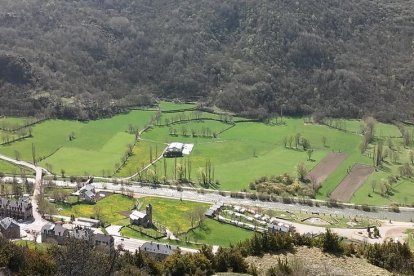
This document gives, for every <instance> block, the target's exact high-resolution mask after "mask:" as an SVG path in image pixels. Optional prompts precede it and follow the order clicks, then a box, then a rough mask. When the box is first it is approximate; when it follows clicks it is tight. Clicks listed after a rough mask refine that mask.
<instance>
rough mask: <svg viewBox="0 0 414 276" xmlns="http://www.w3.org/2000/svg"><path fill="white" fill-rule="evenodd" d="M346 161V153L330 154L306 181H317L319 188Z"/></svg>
mask: <svg viewBox="0 0 414 276" xmlns="http://www.w3.org/2000/svg"><path fill="white" fill-rule="evenodd" d="M345 159H346V154H345V153H335V152H331V153H329V154H328V155H327V156H326V157H325V158H324V159H322V160H321V162H319V164H318V165H316V166H315V168H313V170H312V171H310V173H308V175H307V176H306V179H309V180H312V179H314V180H316V183H317V185H318V186H319V185H320V184H321V183H322V182H324V181H325V180H326V179H327V178H328V176H329V175H330V174H331V173H332V172H333V171H334V170H335V169H336V168H337V167H338V166H339V165H340V164H341V163H342V162H343V161H344V160H345Z"/></svg>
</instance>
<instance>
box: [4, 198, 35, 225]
mask: <svg viewBox="0 0 414 276" xmlns="http://www.w3.org/2000/svg"><path fill="white" fill-rule="evenodd" d="M0 217H2V218H6V217H10V218H13V219H16V220H19V219H22V220H28V219H30V218H32V217H33V207H32V203H31V202H30V198H29V196H23V197H20V198H17V199H15V198H0Z"/></svg>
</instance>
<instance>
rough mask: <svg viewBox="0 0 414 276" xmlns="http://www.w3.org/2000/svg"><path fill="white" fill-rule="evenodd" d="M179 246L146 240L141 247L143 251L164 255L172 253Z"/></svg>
mask: <svg viewBox="0 0 414 276" xmlns="http://www.w3.org/2000/svg"><path fill="white" fill-rule="evenodd" d="M177 248H178V247H177V246H172V245H168V244H161V243H155V242H146V243H144V244H143V245H141V247H140V249H141V250H143V251H146V252H150V253H155V254H162V255H172V254H173V253H174V251H175V250H176V249H177Z"/></svg>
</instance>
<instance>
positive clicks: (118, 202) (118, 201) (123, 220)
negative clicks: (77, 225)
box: [57, 194, 135, 225]
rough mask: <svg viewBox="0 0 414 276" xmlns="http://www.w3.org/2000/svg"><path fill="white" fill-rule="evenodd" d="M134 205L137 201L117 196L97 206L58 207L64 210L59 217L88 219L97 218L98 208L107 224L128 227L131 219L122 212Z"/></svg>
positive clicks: (104, 200)
mask: <svg viewBox="0 0 414 276" xmlns="http://www.w3.org/2000/svg"><path fill="white" fill-rule="evenodd" d="M134 205H135V199H132V198H129V197H126V196H123V195H120V194H115V195H110V196H107V197H106V198H104V199H102V200H99V201H98V202H97V203H96V205H89V204H77V205H73V206H71V207H68V206H67V205H60V204H58V205H57V206H58V207H60V208H62V209H63V210H61V211H60V212H59V215H63V216H70V215H72V214H73V215H75V217H87V218H89V217H91V216H95V214H96V212H95V210H96V208H99V209H100V213H101V218H102V219H103V220H104V221H105V222H108V223H112V224H117V225H126V224H129V218H128V217H126V216H125V215H124V214H122V213H121V212H124V211H130V210H132V209H133V208H134Z"/></svg>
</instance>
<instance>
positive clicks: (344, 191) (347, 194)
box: [331, 164, 374, 202]
mask: <svg viewBox="0 0 414 276" xmlns="http://www.w3.org/2000/svg"><path fill="white" fill-rule="evenodd" d="M373 172H374V168H373V167H371V166H368V165H362V164H356V165H354V166H353V167H352V169H351V171H350V172H349V173H348V175H347V176H346V177H345V178H344V179H343V180H342V182H341V183H340V184H339V185H338V187H336V189H335V190H334V191H333V192H332V194H331V198H332V199H335V200H338V201H342V202H347V201H349V200H350V199H351V197H352V195H353V194H354V193H355V192H356V190H358V188H359V187H360V186H361V185H362V184H363V183H364V182H365V180H367V178H368V176H369V175H370V174H371V173H373Z"/></svg>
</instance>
